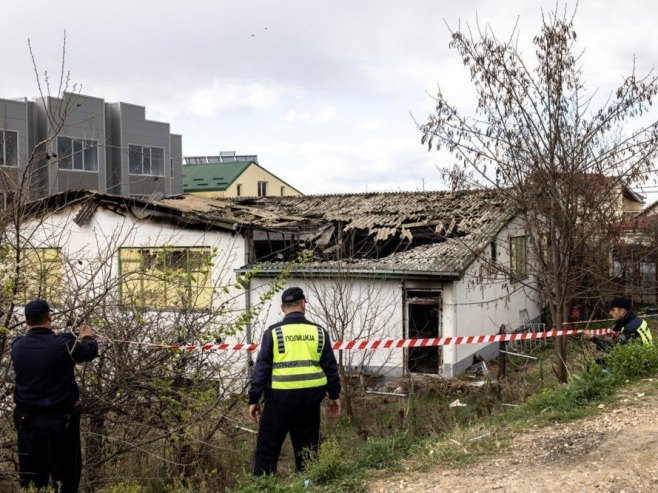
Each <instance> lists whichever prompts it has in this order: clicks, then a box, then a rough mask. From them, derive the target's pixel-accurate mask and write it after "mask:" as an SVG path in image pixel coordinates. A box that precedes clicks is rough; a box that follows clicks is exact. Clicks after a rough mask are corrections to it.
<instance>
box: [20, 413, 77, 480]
mask: <svg viewBox="0 0 658 493" xmlns="http://www.w3.org/2000/svg"><path fill="white" fill-rule="evenodd" d="M14 423H15V425H16V430H17V432H18V469H19V477H20V485H21V488H26V487H29V486H34V487H36V488H43V487H46V486H51V487H53V488H54V490H55V491H56V492H57V493H77V491H78V486H79V484H80V475H81V472H82V453H81V450H80V413H79V411H77V410H76V411H71V412H70V413H66V414H65V413H59V414H35V413H29V412H21V411H19V410H16V411H14Z"/></svg>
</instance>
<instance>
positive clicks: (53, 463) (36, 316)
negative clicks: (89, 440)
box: [11, 299, 98, 493]
mask: <svg viewBox="0 0 658 493" xmlns="http://www.w3.org/2000/svg"><path fill="white" fill-rule="evenodd" d="M25 322H26V324H27V326H28V332H27V334H25V335H24V336H22V337H18V338H17V339H15V340H14V341H13V342H12V345H11V359H12V363H13V366H14V371H15V374H16V385H15V387H14V402H15V404H16V409H15V411H14V422H15V424H16V429H17V431H18V467H19V473H20V484H21V487H28V486H34V487H36V488H42V487H46V486H48V485H49V481H52V483H51V484H52V486H53V487H54V488H55V491H57V492H61V493H75V492H77V491H78V485H79V483H80V473H81V471H82V456H81V451H80V413H79V411H78V409H77V406H76V405H77V401H78V396H79V392H78V386H77V385H76V383H75V377H74V374H73V369H74V367H75V365H76V363H82V362H85V361H91V360H93V359H94V358H95V357H96V356H97V354H98V345H97V344H96V340H95V339H94V337H93V334H92V330H91V329H90V328H89V327H87V326H83V327H80V333H79V335H78V336H77V337H76V336H75V335H74V334H71V333H59V331H56V330H53V327H52V317H51V310H50V306H48V303H47V302H46V301H45V300H40V299H37V300H34V301H30V302H29V303H28V304H27V305H25Z"/></svg>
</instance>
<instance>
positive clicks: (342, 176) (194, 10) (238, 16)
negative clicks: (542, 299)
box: [0, 0, 658, 193]
mask: <svg viewBox="0 0 658 493" xmlns="http://www.w3.org/2000/svg"><path fill="white" fill-rule="evenodd" d="M574 5H575V3H574V2H570V3H569V8H572V7H573V6H574ZM554 6H555V1H554V0H550V1H521V0H504V1H503V0H496V1H483V0H472V1H468V0H419V1H413V0H406V1H402V0H398V1H393V0H358V1H355V0H332V1H312V0H260V1H256V0H240V1H236V0H230V1H228V0H213V1H211V0H188V1H185V2H183V1H171V0H159V1H152V0H139V1H137V0H132V1H126V0H113V1H111V2H105V1H104V2H97V1H93V0H92V1H87V2H82V1H73V0H54V1H53V0H49V1H45V0H29V1H25V2H11V3H7V4H5V5H3V9H2V17H3V23H2V29H1V30H0V40H1V41H2V46H4V47H5V48H4V49H3V55H2V58H3V70H2V77H1V80H0V88H1V89H0V97H5V98H10V97H17V96H33V95H35V94H36V93H37V89H36V83H35V77H34V72H33V69H32V66H31V61H30V57H29V53H28V49H27V39H28V38H30V40H31V42H32V46H33V49H34V53H35V56H36V59H37V63H38V65H39V68H40V70H41V71H43V70H48V71H49V73H51V74H55V73H57V72H58V70H59V64H60V59H61V53H60V51H61V42H62V33H63V31H64V30H65V29H66V32H67V38H68V41H67V54H66V64H67V68H68V70H70V72H71V78H72V80H73V81H74V82H77V83H79V84H81V85H82V92H83V94H88V95H92V96H97V97H101V98H104V99H105V100H106V101H125V102H129V103H134V104H139V105H143V106H146V116H147V118H149V119H153V120H162V121H167V122H169V123H171V129H172V132H173V133H180V134H182V135H183V153H184V155H187V156H190V155H212V154H217V153H218V152H219V151H220V150H222V151H228V150H235V151H237V152H238V153H239V154H257V155H258V159H259V162H260V164H261V165H263V166H264V167H266V168H267V169H269V170H270V171H272V172H273V173H274V174H276V175H278V176H279V177H280V178H282V179H284V180H285V181H287V182H289V183H290V184H291V185H293V186H295V187H297V188H298V189H300V190H301V191H302V192H304V193H336V192H364V191H390V190H422V189H425V190H437V189H443V188H445V187H444V185H443V184H442V183H441V180H440V177H439V174H438V172H437V171H436V166H437V165H438V164H445V163H444V162H443V163H439V161H440V160H445V156H439V155H438V154H437V153H436V152H428V151H427V149H426V148H425V147H424V146H422V145H421V144H420V137H421V136H420V133H419V132H418V130H417V129H416V127H415V124H414V122H413V119H412V116H411V115H413V116H414V117H415V118H416V119H417V120H418V121H421V122H422V121H424V120H425V119H426V117H427V115H428V114H429V113H431V112H432V108H433V101H432V99H431V97H430V94H435V93H436V90H437V86H438V85H440V86H441V90H442V91H443V93H444V94H446V95H447V96H448V97H449V98H450V99H452V100H453V101H455V102H457V103H459V104H462V105H464V106H465V107H468V106H469V105H472V93H471V91H470V89H469V83H468V77H467V76H468V74H467V72H466V71H465V69H464V68H463V66H462V65H461V64H460V62H459V59H458V56H457V53H456V52H455V51H454V50H451V49H450V48H449V47H448V43H449V41H450V35H449V31H448V28H447V27H446V23H447V24H449V25H450V26H452V27H456V26H457V25H458V24H459V22H460V21H461V22H462V24H464V23H466V22H468V23H470V24H473V23H474V22H475V19H476V15H477V18H479V20H480V23H481V24H490V25H491V27H492V28H493V30H494V32H496V33H497V34H498V35H499V36H500V37H506V36H507V35H509V33H510V32H511V29H512V27H513V25H514V23H515V22H516V21H517V17H518V23H519V31H520V40H521V43H522V44H524V45H528V43H529V42H530V40H531V38H532V36H533V35H534V34H536V33H537V31H538V28H539V24H540V16H541V9H542V7H544V8H545V9H546V8H548V9H551V8H553V7H554ZM654 13H656V14H658V5H656V4H655V2H650V1H648V0H647V1H644V0H642V1H630V2H625V3H620V2H619V1H618V0H617V1H612V0H581V1H580V5H579V8H578V14H577V16H576V25H575V27H576V31H577V32H578V40H579V47H580V48H583V49H585V50H586V51H585V56H584V58H583V63H584V71H585V75H586V80H587V83H588V85H589V88H591V89H594V88H597V87H598V88H600V92H601V93H605V94H607V93H608V92H610V90H611V89H612V88H613V87H615V86H616V85H618V84H619V83H620V82H621V81H622V77H623V76H624V75H627V74H629V73H630V71H631V70H632V67H633V57H636V68H637V70H638V72H640V73H645V72H647V71H648V70H649V69H651V68H652V67H653V66H654V65H656V63H657V60H658V58H657V53H658V47H657V45H658V42H657V40H656V38H657V34H656V27H655V26H656V16H654V15H653V14H654ZM525 52H526V53H527V54H528V55H531V54H532V50H531V49H530V47H529V45H528V49H527V50H525Z"/></svg>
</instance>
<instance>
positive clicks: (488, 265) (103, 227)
mask: <svg viewBox="0 0 658 493" xmlns="http://www.w3.org/2000/svg"><path fill="white" fill-rule="evenodd" d="M41 206H47V207H46V208H45V209H44V212H45V210H48V211H49V212H48V216H49V220H48V224H49V225H51V228H50V229H51V230H52V231H53V232H63V233H65V234H63V233H62V234H54V233H52V234H49V235H47V236H44V238H43V241H41V243H40V244H38V245H33V246H34V247H35V248H37V249H40V250H43V251H44V252H46V253H50V254H52V255H53V256H54V257H53V258H58V256H59V255H60V254H61V255H63V256H67V257H71V256H73V257H75V258H77V257H76V255H77V256H78V257H80V258H81V259H82V258H83V257H85V256H89V257H90V258H91V256H93V253H94V252H95V251H97V250H98V251H100V249H102V248H103V246H102V245H100V244H98V241H99V238H106V237H110V236H112V235H115V236H116V234H118V233H116V232H120V231H125V234H124V236H125V238H121V241H120V242H119V243H120V244H119V243H118V244H117V247H116V255H115V256H114V257H116V258H114V257H113V258H112V260H111V263H109V264H107V265H109V266H111V267H112V269H111V271H112V273H118V274H120V275H121V276H124V277H125V279H126V280H122V281H121V282H120V283H118V288H119V292H118V293H117V296H118V297H119V299H120V302H121V303H122V304H129V305H134V303H135V302H136V301H135V300H137V301H139V303H141V304H140V305H139V306H138V307H139V308H143V309H144V310H155V311H163V310H164V311H175V310H177V306H178V304H180V303H179V302H178V301H176V300H175V299H173V298H172V294H174V292H173V291H172V289H171V288H170V286H168V284H167V282H168V281H167V277H166V276H160V277H162V279H163V281H162V283H160V284H157V283H156V284H154V281H153V279H154V278H159V277H158V276H155V274H156V273H154V271H153V269H155V267H157V265H155V264H153V262H152V260H153V256H154V255H155V254H158V253H161V254H162V255H164V256H165V257H166V258H169V257H172V256H174V255H177V256H178V257H180V258H182V259H184V260H185V262H184V263H183V264H181V265H184V266H185V267H186V268H188V269H189V274H190V275H189V276H186V277H185V280H186V282H187V283H188V284H189V285H186V287H185V292H186V293H188V294H189V293H195V294H196V298H195V305H194V306H192V309H193V310H199V311H200V312H203V311H204V310H205V311H212V309H213V307H216V306H219V305H221V303H222V302H223V301H222V300H223V297H226V296H225V295H224V294H223V293H222V292H220V291H217V290H214V289H213V286H214V285H215V284H217V285H223V284H224V282H223V281H222V282H220V281H221V280H222V279H224V276H225V275H226V274H227V273H228V274H229V276H230V277H232V278H233V279H234V278H235V277H234V276H235V274H236V273H246V272H251V273H253V275H252V276H250V277H249V282H248V284H247V285H246V286H245V288H246V289H244V290H241V291H240V293H239V294H238V293H236V294H235V295H234V294H232V295H231V299H232V300H233V302H234V305H235V306H234V308H235V310H237V311H240V310H244V309H251V308H257V309H258V310H257V312H258V314H259V315H258V318H257V319H256V320H255V321H254V322H253V323H252V324H251V325H249V326H248V327H246V330H245V331H244V332H243V333H239V334H237V335H236V336H235V339H236V340H237V341H238V342H258V341H259V340H260V337H261V335H262V332H263V330H264V329H265V328H266V327H267V326H268V325H269V324H272V323H274V322H276V321H278V320H280V317H281V313H280V303H279V295H278V294H275V295H274V296H270V297H268V296H267V293H268V291H269V290H270V288H271V281H272V279H274V278H276V277H277V276H279V275H280V274H281V273H285V275H286V284H287V285H298V286H300V287H302V288H303V289H304V291H305V292H306V295H307V299H308V306H307V309H308V316H309V318H310V319H311V320H314V321H316V322H317V323H320V324H322V325H324V326H325V327H326V328H327V329H328V330H330V332H331V335H332V339H334V340H344V341H347V340H355V339H358V340H362V341H367V340H375V339H387V338H393V339H400V338H433V337H444V336H445V337H457V336H468V335H479V334H492V333H496V332H497V331H498V328H499V327H500V325H502V324H505V325H506V326H508V327H511V328H517V327H519V326H521V325H523V324H527V323H531V322H536V321H538V319H539V315H540V308H539V303H538V301H537V300H536V299H535V290H533V289H532V286H533V283H534V282H535V281H534V279H533V278H532V276H530V275H529V274H528V271H527V268H526V266H527V261H528V258H527V254H526V239H525V234H524V229H523V221H522V220H521V218H520V216H519V215H518V214H517V212H516V211H515V210H514V208H513V207H511V206H510V205H509V204H508V203H507V202H506V201H505V199H504V197H503V196H501V195H500V194H498V193H496V192H495V191H489V190H480V191H468V192H399V193H367V194H343V195H322V196H297V197H259V198H235V199H209V198H203V197H195V196H191V195H181V196H178V197H171V198H166V199H161V200H144V199H140V200H137V199H126V198H121V197H116V196H111V195H107V194H99V193H97V192H83V191H79V192H67V193H64V194H59V195H56V196H53V197H51V198H49V199H48V202H47V203H42V204H41ZM41 206H40V207H41ZM51 223H52V224H51ZM38 224H39V231H42V232H43V234H46V232H44V228H43V225H44V223H38ZM99 231H103V232H107V233H104V234H103V235H100V236H99V233H98V232H99ZM55 240H57V241H55ZM74 240H75V241H74ZM117 241H118V239H117ZM163 241H165V242H166V244H167V247H166V248H163V245H162V242H163ZM74 247H75V248H74ZM87 247H88V248H87ZM76 248H77V249H78V250H80V251H79V252H78V250H76ZM85 248H87V249H88V250H89V252H87V250H85ZM83 250H84V251H83ZM300 255H302V256H303V258H304V260H303V262H301V263H300V262H298V259H299V258H300ZM178 257H177V258H178ZM163 258H164V257H163ZM220 259H221V262H220ZM174 260H175V259H173V257H172V262H173V261H174ZM85 262H86V261H85ZM85 262H83V263H82V264H80V265H87V263H85ZM177 262H178V261H177ZM179 263H180V262H179ZM61 264H62V262H60V263H59V264H57V265H61ZM69 264H71V265H73V266H75V265H78V264H77V263H76V262H73V263H71V262H69ZM147 264H148V265H147ZM197 264H198V265H197ZM158 265H159V264H158ZM175 265H178V263H175ZM144 266H147V267H148V269H146V268H145V267H144ZM256 266H257V269H254V267H256ZM58 268H59V267H58ZM76 269H77V268H76ZM76 269H73V270H72V271H71V272H67V273H64V277H62V279H64V278H65V277H68V276H74V277H77V276H78V272H77V270H76ZM149 269H150V270H149ZM124 271H125V272H124ZM144 272H146V273H148V274H149V275H150V276H151V280H150V281H149V282H148V283H144V282H142V281H140V279H138V277H139V276H140V275H142V274H144ZM80 275H82V274H80ZM131 276H132V277H131ZM96 277H97V278H98V279H101V277H100V276H96ZM58 279H59V278H58ZM122 279H123V277H122ZM131 279H132V280H131ZM138 281H139V282H138ZM50 284H52V286H55V284H54V283H50ZM67 284H69V285H74V284H75V283H73V282H70V283H67ZM279 288H280V290H283V289H284V288H285V286H279ZM60 291H61V292H66V289H63V288H62V289H61V290H60ZM130 296H132V298H131V297H130ZM69 298H70V301H71V303H73V301H74V300H75V299H77V298H76V297H75V296H74V295H73V294H72V295H71V296H70V297H69ZM63 302H64V300H63ZM496 351H497V347H496V346H495V345H490V346H487V345H484V344H479V345H451V346H446V347H417V348H409V349H404V350H402V349H392V350H368V351H345V352H342V353H340V354H339V358H340V359H341V361H342V362H343V363H345V365H346V366H347V367H349V368H354V369H355V370H357V371H358V372H360V373H371V374H378V375H389V376H399V375H401V374H404V373H406V372H419V373H432V374H440V375H443V376H452V375H454V374H457V373H461V372H462V371H463V370H464V369H465V368H466V367H468V366H469V365H470V364H471V363H472V361H473V358H474V356H476V355H478V356H483V357H485V358H487V357H490V356H493V355H494V354H495V352H496Z"/></svg>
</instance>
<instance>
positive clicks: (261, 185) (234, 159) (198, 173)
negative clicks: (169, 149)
mask: <svg viewBox="0 0 658 493" xmlns="http://www.w3.org/2000/svg"><path fill="white" fill-rule="evenodd" d="M184 163H185V164H184V165H183V190H184V192H185V193H190V194H193V195H198V196H202V197H209V198H224V197H289V196H297V195H302V193H301V192H300V191H299V190H297V189H296V188H294V187H292V186H291V185H289V184H288V183H286V182H285V181H283V180H281V179H280V178H278V177H277V176H275V175H273V174H272V173H270V172H269V171H267V170H266V169H265V168H263V167H262V166H260V165H259V164H258V158H257V157H256V156H236V155H235V153H220V155H218V156H195V157H186V158H184Z"/></svg>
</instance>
